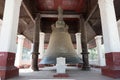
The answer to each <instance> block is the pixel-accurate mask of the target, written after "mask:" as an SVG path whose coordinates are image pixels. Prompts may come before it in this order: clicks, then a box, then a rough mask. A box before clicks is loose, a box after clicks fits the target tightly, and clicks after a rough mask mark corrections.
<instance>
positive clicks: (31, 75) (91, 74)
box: [8, 67, 120, 80]
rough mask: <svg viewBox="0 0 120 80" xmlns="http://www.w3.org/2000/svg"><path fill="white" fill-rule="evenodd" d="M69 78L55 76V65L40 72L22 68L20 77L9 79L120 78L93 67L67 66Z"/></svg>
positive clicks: (102, 79) (92, 79)
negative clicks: (109, 75) (87, 69)
mask: <svg viewBox="0 0 120 80" xmlns="http://www.w3.org/2000/svg"><path fill="white" fill-rule="evenodd" d="M67 73H68V74H69V76H70V77H68V78H59V79H58V78H54V77H53V75H54V74H56V71H55V68H54V67H47V68H43V69H40V71H38V72H32V71H31V69H20V74H19V76H18V77H14V78H11V79H8V80H120V79H112V78H109V77H106V76H102V75H101V72H100V70H99V69H94V68H92V69H91V70H90V71H82V70H81V69H78V68H75V67H69V68H67Z"/></svg>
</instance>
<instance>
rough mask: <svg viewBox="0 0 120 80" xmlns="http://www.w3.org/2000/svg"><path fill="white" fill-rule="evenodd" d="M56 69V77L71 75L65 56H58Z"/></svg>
mask: <svg viewBox="0 0 120 80" xmlns="http://www.w3.org/2000/svg"><path fill="white" fill-rule="evenodd" d="M56 71H57V74H55V75H54V77H68V76H69V75H68V74H66V60H65V58H63V57H59V58H57V64H56Z"/></svg>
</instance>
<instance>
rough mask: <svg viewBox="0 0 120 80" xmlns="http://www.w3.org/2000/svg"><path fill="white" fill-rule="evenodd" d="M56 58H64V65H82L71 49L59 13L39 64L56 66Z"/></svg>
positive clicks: (70, 42) (69, 40) (69, 39)
mask: <svg viewBox="0 0 120 80" xmlns="http://www.w3.org/2000/svg"><path fill="white" fill-rule="evenodd" d="M58 57H65V58H66V64H77V63H82V60H81V59H80V57H79V56H78V55H77V53H76V51H75V49H74V47H73V44H72V40H71V37H70V34H69V33H68V25H66V24H65V22H64V21H63V18H62V15H61V12H59V16H58V21H56V23H55V24H53V25H52V34H51V36H50V41H49V44H48V48H47V50H46V53H45V54H44V56H43V58H42V60H41V62H40V64H56V58H58Z"/></svg>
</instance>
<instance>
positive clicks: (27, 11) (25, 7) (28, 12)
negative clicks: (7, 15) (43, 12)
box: [22, 2, 35, 23]
mask: <svg viewBox="0 0 120 80" xmlns="http://www.w3.org/2000/svg"><path fill="white" fill-rule="evenodd" d="M22 6H23V8H24V9H25V11H26V13H27V14H28V15H29V17H30V19H31V20H32V22H33V23H34V22H35V20H34V19H33V17H32V14H31V13H30V11H29V10H28V8H27V6H26V5H25V4H24V2H22Z"/></svg>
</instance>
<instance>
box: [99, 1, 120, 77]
mask: <svg viewBox="0 0 120 80" xmlns="http://www.w3.org/2000/svg"><path fill="white" fill-rule="evenodd" d="M113 1H114V0H98V4H99V8H100V15H101V22H102V31H103V39H104V46H105V53H106V54H105V59H106V67H104V68H103V69H102V74H103V75H106V76H109V77H112V78H120V39H119V34H118V27H117V21H116V15H115V9H114V4H113Z"/></svg>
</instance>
